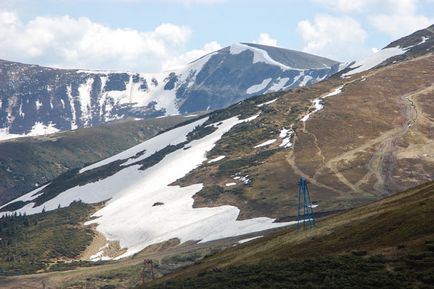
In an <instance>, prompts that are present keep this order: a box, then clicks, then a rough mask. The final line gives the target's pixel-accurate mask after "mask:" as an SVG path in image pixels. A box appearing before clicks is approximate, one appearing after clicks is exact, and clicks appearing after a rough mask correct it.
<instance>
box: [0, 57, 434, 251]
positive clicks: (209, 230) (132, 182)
mask: <svg viewBox="0 0 434 289" xmlns="http://www.w3.org/2000/svg"><path fill="white" fill-rule="evenodd" d="M433 65H434V61H433V55H432V54H431V53H428V54H424V55H421V56H418V57H415V58H412V59H409V60H405V61H401V62H397V63H395V64H390V65H387V66H384V67H381V68H377V69H371V70H367V71H365V72H364V73H363V74H354V75H353V76H350V77H347V78H337V77H336V78H333V79H330V80H327V81H324V82H320V83H318V84H315V85H313V86H310V87H307V88H298V89H295V90H294V91H287V92H278V93H271V94H266V95H263V96H258V97H254V98H251V99H247V100H244V101H242V102H240V103H237V104H235V105H232V106H230V107H229V108H227V109H222V110H219V111H215V112H212V113H210V114H209V115H207V116H204V117H199V118H197V119H194V120H192V121H191V122H189V123H185V124H183V125H180V126H178V127H177V128H175V129H173V130H170V131H167V132H166V133H164V134H160V135H159V136H157V137H155V138H152V139H150V140H148V141H146V142H144V143H141V144H139V145H137V146H135V147H133V148H131V149H129V150H126V151H124V152H122V153H120V154H118V155H116V156H113V157H111V158H108V159H106V160H103V161H101V162H98V163H95V164H92V165H90V166H87V167H85V168H83V169H82V170H80V171H78V170H75V171H70V172H68V173H65V174H64V175H62V176H60V177H59V178H57V179H55V180H53V181H52V182H51V183H48V184H46V185H45V186H42V187H40V188H38V189H36V190H34V191H32V192H29V193H28V194H26V195H24V196H23V197H21V198H19V199H17V200H14V201H12V202H10V203H8V204H6V205H5V206H2V207H0V210H1V211H2V212H3V214H7V213H10V212H26V213H28V214H30V213H31V214H33V213H38V212H41V211H42V210H44V208H45V209H46V210H55V209H57V208H58V207H59V205H60V206H61V207H65V206H68V205H69V204H70V203H72V202H73V201H76V200H82V201H83V202H86V203H98V202H102V201H107V203H106V204H105V206H104V208H102V209H101V210H100V211H98V212H97V213H96V214H95V215H94V216H95V217H97V218H95V219H93V220H92V221H90V222H89V223H88V224H97V230H99V231H100V232H101V233H103V234H104V236H105V237H106V238H107V239H108V241H109V243H110V242H114V241H120V245H121V247H123V248H124V250H123V251H121V252H116V254H112V255H107V254H106V252H105V251H104V250H103V249H102V250H101V251H100V252H99V254H98V255H97V256H98V257H102V256H104V257H107V258H108V257H111V258H118V257H121V256H127V255H130V254H134V253H135V252H138V251H140V250H141V249H143V248H145V247H146V246H147V245H150V244H152V243H159V242H162V241H166V240H170V239H173V238H178V239H179V240H180V241H181V242H186V241H188V240H195V241H199V240H201V241H202V242H204V241H209V240H215V239H219V238H223V237H228V236H233V235H239V234H243V233H248V232H255V231H261V230H264V229H267V228H275V227H280V226H284V225H288V223H286V224H285V223H276V222H275V220H274V219H279V220H280V221H290V220H291V216H293V215H295V208H296V196H295V191H296V188H297V181H298V179H299V177H300V176H303V177H305V178H306V179H307V180H308V181H309V182H310V190H311V196H312V199H313V200H315V201H316V202H317V203H318V205H319V207H318V208H316V210H317V211H319V212H333V211H336V210H342V209H348V208H352V207H355V206H359V205H360V204H364V203H367V202H370V201H372V200H376V199H380V198H382V197H384V196H385V195H388V194H391V193H396V192H399V191H401V190H403V189H406V188H409V187H412V186H414V185H417V184H420V183H423V182H426V181H429V180H432V179H433V177H434V176H433V172H434V170H433V166H434V155H432V151H434V149H433V145H434V143H433V141H432V135H433V128H434V125H433V122H434V120H433V113H434V107H433V106H432V102H431V101H430V99H432V93H433V91H434V90H433V86H432V83H434V76H433V75H432V73H431V72H432V71H433V70H434V67H433ZM414 71H417V73H414ZM264 216H266V217H264Z"/></svg>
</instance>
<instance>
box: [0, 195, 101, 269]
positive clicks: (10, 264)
mask: <svg viewBox="0 0 434 289" xmlns="http://www.w3.org/2000/svg"><path fill="white" fill-rule="evenodd" d="M94 210H95V207H94V206H91V205H87V204H84V203H81V202H74V203H72V204H71V205H70V206H69V207H67V208H60V209H58V210H55V211H50V212H44V213H40V214H35V215H30V216H26V215H19V214H13V215H10V216H3V217H2V218H0V275H16V274H29V273H34V272H37V271H39V270H60V269H64V268H71V267H74V266H86V265H87V266H88V265H89V264H88V262H78V261H77V262H72V263H69V262H63V261H62V260H68V259H72V258H75V257H77V256H79V255H80V253H81V252H82V251H83V250H84V249H86V247H87V246H88V245H89V244H90V242H91V241H92V239H93V236H94V235H93V231H92V230H91V229H90V228H88V227H84V226H83V225H82V223H83V222H84V221H85V220H86V219H87V218H88V217H89V216H90V214H91V213H92V212H93V211H94Z"/></svg>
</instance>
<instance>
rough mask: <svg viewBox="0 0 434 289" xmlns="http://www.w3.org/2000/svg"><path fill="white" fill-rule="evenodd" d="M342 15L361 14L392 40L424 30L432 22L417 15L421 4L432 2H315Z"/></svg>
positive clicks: (418, 0)
mask: <svg viewBox="0 0 434 289" xmlns="http://www.w3.org/2000/svg"><path fill="white" fill-rule="evenodd" d="M315 2H317V3H320V4H323V5H325V6H327V7H329V8H332V9H335V10H337V11H340V12H343V13H363V15H364V16H366V18H367V20H368V22H369V24H371V25H372V26H373V27H374V28H375V29H376V30H377V31H380V32H382V33H385V34H387V35H388V36H390V37H391V38H392V39H395V38H398V37H402V36H405V35H407V34H410V33H412V32H414V31H416V30H419V29H422V28H426V27H427V26H429V25H431V24H432V23H433V22H434V18H429V17H427V16H424V15H423V14H420V13H418V8H420V6H421V4H423V3H428V5H430V3H432V2H433V1H432V0H382V1H377V0H315Z"/></svg>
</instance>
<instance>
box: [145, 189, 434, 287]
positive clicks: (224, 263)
mask: <svg viewBox="0 0 434 289" xmlns="http://www.w3.org/2000/svg"><path fill="white" fill-rule="evenodd" d="M433 214H434V183H433V182H430V183H427V184H423V185H420V186H418V187H416V188H413V189H410V190H408V191H405V192H402V193H398V194H396V195H394V196H392V197H388V198H385V199H384V200H381V201H378V202H374V203H372V204H369V205H367V206H363V207H360V208H357V209H354V210H351V211H349V212H346V213H343V214H339V215H337V216H333V217H330V218H326V219H324V220H320V221H319V222H318V223H317V226H316V227H315V228H314V229H312V230H307V231H296V230H281V231H280V232H278V233H275V234H273V235H270V236H267V237H264V238H260V239H257V240H255V241H251V242H248V243H246V244H243V245H239V246H237V247H235V248H230V249H227V250H225V251H224V252H222V253H219V254H216V255H214V256H209V257H207V258H205V259H204V260H202V261H200V262H198V263H197V264H195V265H192V266H190V267H187V268H185V269H181V270H179V271H178V272H175V273H173V274H169V275H167V276H165V277H163V278H161V279H160V280H158V279H157V280H156V281H155V282H154V283H157V284H160V285H155V286H150V285H147V286H146V288H223V287H224V288H262V287H263V286H266V287H267V288H344V287H345V288H346V287H348V286H350V287H357V288H360V287H363V288H409V287H413V286H416V287H417V288H432V280H433V277H434V262H433V256H434V239H433V238H434V225H433V223H432V222H431V221H430V220H432V218H434V215H433ZM380 254H381V255H380Z"/></svg>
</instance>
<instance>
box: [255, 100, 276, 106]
mask: <svg viewBox="0 0 434 289" xmlns="http://www.w3.org/2000/svg"><path fill="white" fill-rule="evenodd" d="M276 100H278V98H275V99H272V100H270V101H267V102H264V103H260V104H257V105H256V106H257V107H263V106H264V105H267V104H272V103H273V102H275V101H276Z"/></svg>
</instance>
